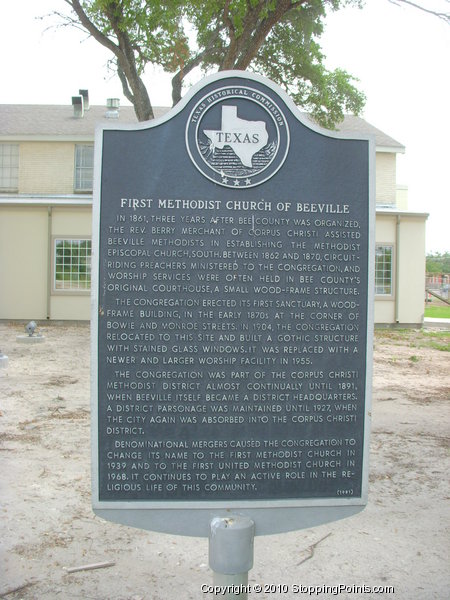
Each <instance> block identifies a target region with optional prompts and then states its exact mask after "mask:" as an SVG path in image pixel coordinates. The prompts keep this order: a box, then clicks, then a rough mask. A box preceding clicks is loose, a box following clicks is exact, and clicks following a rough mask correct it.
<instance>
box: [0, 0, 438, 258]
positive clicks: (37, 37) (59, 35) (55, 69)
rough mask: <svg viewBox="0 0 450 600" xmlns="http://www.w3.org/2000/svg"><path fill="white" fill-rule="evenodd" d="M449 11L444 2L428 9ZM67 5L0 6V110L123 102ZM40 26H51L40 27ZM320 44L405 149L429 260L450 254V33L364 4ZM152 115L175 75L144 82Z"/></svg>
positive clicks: (404, 176) (410, 14)
mask: <svg viewBox="0 0 450 600" xmlns="http://www.w3.org/2000/svg"><path fill="white" fill-rule="evenodd" d="M421 1H422V3H423V4H424V5H426V6H427V7H430V8H441V9H446V10H448V6H449V5H448V2H446V0H421ZM66 6H67V5H66V4H65V2H64V0H14V1H13V0H1V8H2V19H1V21H0V55H1V56H3V61H2V68H1V75H2V78H1V83H0V104H71V98H72V96H73V95H77V94H78V90H79V89H88V90H89V97H90V102H91V103H92V104H105V103H106V99H107V98H112V97H117V98H120V99H121V103H122V104H128V102H127V101H125V99H124V97H123V93H122V89H121V86H120V83H119V81H118V79H117V77H115V76H114V75H113V74H112V73H111V72H110V71H108V68H107V64H108V59H109V58H110V55H109V53H108V51H107V50H106V49H104V48H103V47H102V46H100V45H99V44H98V43H97V42H95V41H94V40H92V39H90V38H88V36H87V35H86V34H84V33H83V32H81V31H80V30H77V29H75V28H68V27H56V26H55V25H56V24H57V23H58V19H55V17H52V16H47V17H46V15H51V13H52V12H53V11H58V10H59V11H66V10H67V9H66ZM39 17H45V18H44V19H40V18H39ZM321 45H322V49H323V52H324V54H325V56H326V57H327V59H326V65H327V67H328V68H330V69H335V68H337V67H341V68H343V69H345V70H346V71H348V72H349V73H351V74H352V75H353V76H355V77H356V78H357V79H358V80H359V83H358V84H357V85H358V87H359V89H361V90H362V91H363V92H364V93H365V94H366V98H367V102H366V106H365V109H364V112H363V114H362V116H363V118H365V119H366V120H367V121H368V122H369V123H371V124H372V125H375V126H376V127H378V128H379V129H381V130H382V131H384V132H385V133H387V134H388V135H390V136H391V137H393V138H394V139H396V140H397V141H399V142H401V143H402V144H403V145H404V146H406V153H405V154H404V155H398V163H397V165H398V166H397V183H398V184H400V185H407V186H408V198H409V205H408V208H409V210H411V211H418V212H424V213H429V215H430V216H429V219H428V222H427V233H426V250H427V252H445V251H450V178H449V172H450V151H449V142H448V139H449V137H450V118H449V114H448V113H449V108H450V69H449V62H450V26H449V25H446V24H445V23H444V22H443V21H441V20H439V19H437V18H436V17H433V16H431V15H427V14H425V13H423V12H421V11H418V10H415V9H413V8H408V7H404V6H398V5H394V4H393V3H391V2H389V0H366V2H365V7H364V8H363V9H362V10H359V9H356V8H349V7H347V8H346V9H343V10H340V11H338V12H336V13H332V14H331V15H329V16H328V18H327V20H326V29H325V33H324V35H323V36H322V38H321ZM145 83H146V85H147V87H148V89H149V90H150V98H151V100H152V103H153V104H154V106H170V105H171V100H170V98H171V88H170V76H168V75H166V74H164V73H162V72H161V71H159V70H158V69H156V68H154V67H150V68H149V69H148V70H147V72H146V74H145Z"/></svg>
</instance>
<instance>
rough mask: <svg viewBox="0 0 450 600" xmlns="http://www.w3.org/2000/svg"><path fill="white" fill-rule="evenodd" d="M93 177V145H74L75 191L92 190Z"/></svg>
mask: <svg viewBox="0 0 450 600" xmlns="http://www.w3.org/2000/svg"><path fill="white" fill-rule="evenodd" d="M93 179H94V146H88V145H85V144H77V145H76V146H75V191H76V192H92V187H93V186H92V182H93Z"/></svg>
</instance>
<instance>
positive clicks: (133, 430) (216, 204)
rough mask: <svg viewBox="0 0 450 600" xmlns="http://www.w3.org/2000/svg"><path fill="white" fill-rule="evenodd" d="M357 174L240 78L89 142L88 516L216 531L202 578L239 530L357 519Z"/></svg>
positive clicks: (362, 453)
mask: <svg viewBox="0 0 450 600" xmlns="http://www.w3.org/2000/svg"><path fill="white" fill-rule="evenodd" d="M373 163H374V145H373V141H372V140H371V139H368V138H367V137H364V136H358V135H355V136H353V137H350V138H349V137H348V136H347V137H344V136H342V135H340V134H338V133H334V132H327V131H324V130H322V129H320V128H318V127H317V126H316V125H314V124H313V123H312V122H311V121H309V120H307V119H306V118H305V117H304V116H302V115H301V114H300V113H299V111H298V110H297V108H296V107H295V106H294V105H293V103H292V101H291V100H290V99H289V98H288V97H287V96H286V95H285V94H284V93H283V92H282V91H281V90H280V89H279V88H278V87H277V86H275V85H274V84H273V83H271V82H270V81H268V80H266V79H263V78H261V77H259V76H256V75H251V74H249V73H245V72H226V73H221V74H218V75H215V76H213V77H210V78H208V79H205V80H204V81H202V82H201V84H200V85H198V86H197V87H194V88H193V89H192V90H191V91H190V92H189V94H187V96H186V97H185V98H184V99H183V100H182V101H181V102H180V104H179V105H178V106H177V107H175V108H174V109H173V110H172V111H171V112H169V113H168V114H167V115H166V116H165V117H164V118H162V119H159V120H156V121H151V122H148V123H141V124H139V125H121V124H120V123H118V122H116V121H115V122H114V123H113V124H111V125H108V126H107V127H100V128H99V129H98V130H97V133H96V161H95V194H94V196H95V200H94V228H93V229H94V239H93V265H92V267H93V294H94V298H93V312H92V357H93V358H92V415H93V418H92V439H93V443H92V454H93V460H92V464H93V472H92V482H93V507H94V510H95V512H96V513H97V514H98V515H100V516H102V517H103V518H106V519H109V520H112V521H115V522H118V523H123V524H126V525H132V526H135V527H139V528H144V529H151V530H156V531H163V532H169V533H178V534H182V535H196V536H205V537H208V536H209V535H210V523H211V522H212V523H213V524H216V525H217V523H221V524H224V523H229V524H230V523H231V521H227V519H229V518H230V515H234V517H233V519H235V520H234V521H233V526H230V527H227V528H225V529H223V530H222V528H221V527H215V528H214V531H215V532H216V536H217V537H215V536H214V535H212V536H211V539H212V544H211V556H212V564H214V565H216V564H217V562H218V558H217V557H218V556H219V555H220V553H217V551H216V547H217V544H216V542H217V541H218V540H222V539H223V540H224V542H223V543H224V544H225V543H228V542H225V540H228V539H230V540H234V539H235V536H237V539H238V540H239V544H241V541H240V540H241V535H244V532H247V531H250V529H251V530H252V531H253V529H252V528H250V527H247V526H245V527H244V529H241V528H240V525H241V519H243V520H244V521H243V522H245V523H248V522H249V520H250V521H251V522H252V523H254V533H255V535H263V534H268V533H276V532H283V531H289V530H294V529H299V528H302V527H311V526H314V525H316V524H320V523H324V522H327V521H332V520H336V519H340V518H344V517H347V516H350V515H352V514H355V513H357V512H358V511H360V510H362V508H363V507H364V505H365V504H366V501H367V485H368V483H367V482H368V473H367V467H368V442H369V420H370V419H369V414H370V413H369V411H370V391H371V352H372V327H373V318H372V306H373V295H372V280H373V248H374V204H373ZM238 525H239V526H238ZM222 534H226V535H224V537H223V536H222ZM245 535H247V533H245ZM252 535H253V534H252ZM244 537H245V536H244ZM246 539H247V538H246ZM232 543H233V544H234V541H233V542H232ZM247 543H248V544H250V538H248V542H247V541H246V542H245V544H247ZM220 544H222V542H220ZM235 552H236V550H235V549H234V546H233V551H232V553H231V554H234V553H235ZM239 554H240V553H239V552H238V553H237V555H239ZM219 563H220V561H219ZM213 568H214V567H213ZM219 572H222V573H224V574H225V575H227V574H230V573H228V572H227V571H220V569H219Z"/></svg>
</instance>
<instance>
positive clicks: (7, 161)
mask: <svg viewBox="0 0 450 600" xmlns="http://www.w3.org/2000/svg"><path fill="white" fill-rule="evenodd" d="M18 189H19V144H0V191H2V192H17V191H18Z"/></svg>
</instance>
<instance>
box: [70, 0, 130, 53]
mask: <svg viewBox="0 0 450 600" xmlns="http://www.w3.org/2000/svg"><path fill="white" fill-rule="evenodd" d="M64 2H66V4H68V5H69V6H70V7H71V8H72V10H73V11H74V12H75V14H76V15H77V17H78V18H79V20H80V23H81V25H82V26H83V27H84V29H85V30H86V31H87V32H88V33H89V34H90V35H92V37H93V38H94V39H95V40H97V42H99V43H100V44H102V45H103V46H105V47H106V48H108V50H110V51H111V52H112V53H113V54H114V55H115V56H118V52H119V47H118V46H116V44H115V43H114V42H113V41H112V40H110V39H109V38H108V37H107V36H106V35H104V34H103V33H102V32H101V31H100V30H99V29H97V27H96V26H95V25H94V24H93V23H92V21H91V20H90V19H89V17H88V16H87V14H86V13H85V12H84V10H83V7H82V6H81V4H80V2H79V0H64Z"/></svg>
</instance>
